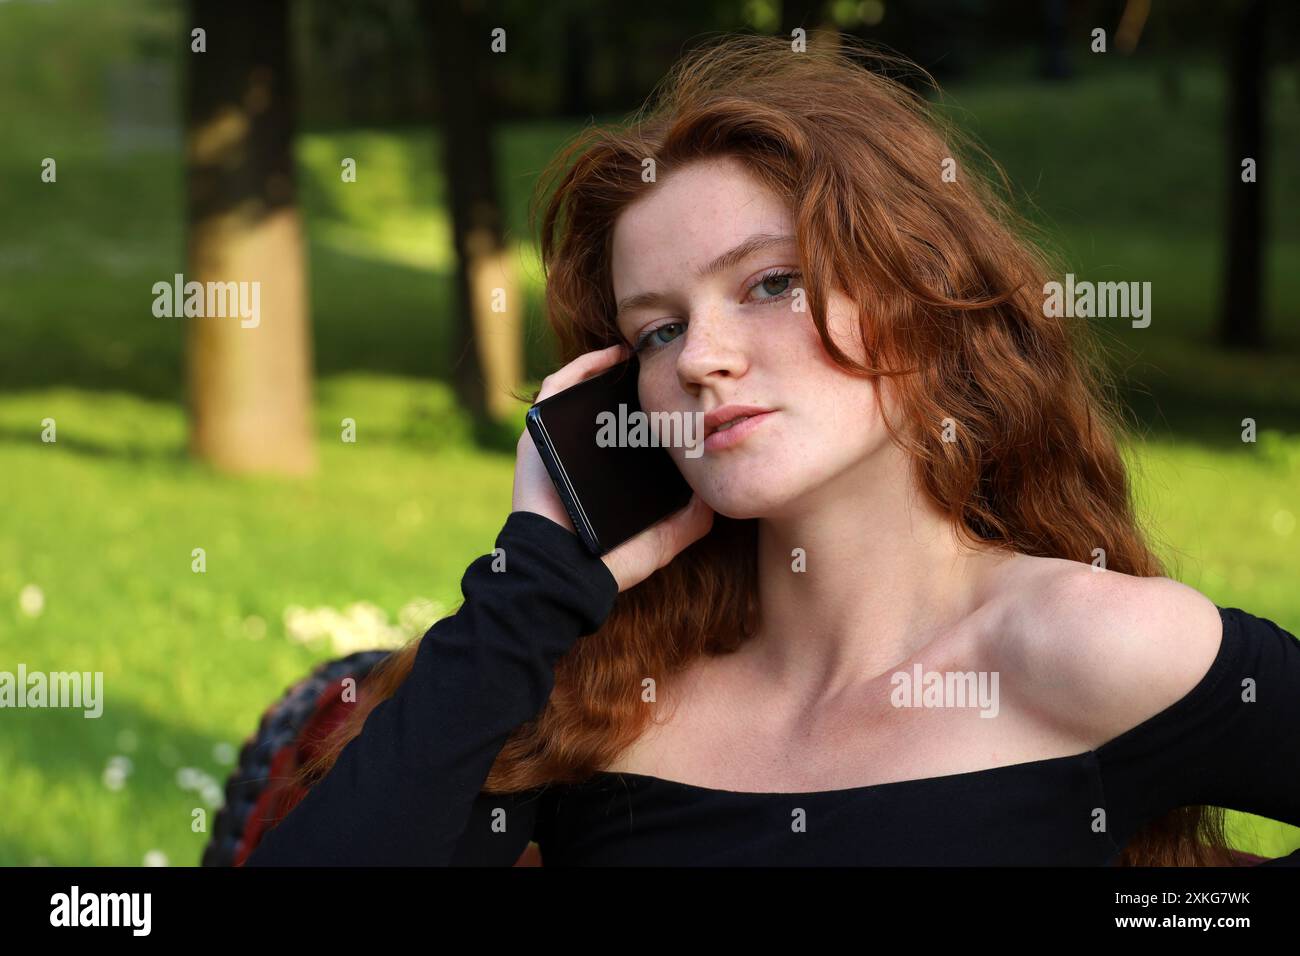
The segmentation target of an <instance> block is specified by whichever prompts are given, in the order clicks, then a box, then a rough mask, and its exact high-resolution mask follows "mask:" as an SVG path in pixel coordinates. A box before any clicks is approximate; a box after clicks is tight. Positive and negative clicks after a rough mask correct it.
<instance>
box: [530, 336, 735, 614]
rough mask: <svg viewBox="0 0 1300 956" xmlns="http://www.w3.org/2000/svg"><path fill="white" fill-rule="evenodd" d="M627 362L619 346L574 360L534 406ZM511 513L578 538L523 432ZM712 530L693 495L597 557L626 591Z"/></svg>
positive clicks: (627, 353)
mask: <svg viewBox="0 0 1300 956" xmlns="http://www.w3.org/2000/svg"><path fill="white" fill-rule="evenodd" d="M630 357H631V350H630V349H629V348H628V347H627V346H626V345H621V344H620V345H611V346H610V347H609V348H607V349H598V350H596V351H595V352H587V353H586V354H584V355H579V356H578V357H577V358H576V359H574V360H573V361H572V362H570V363H569V364H568V365H566V366H564V367H563V368H561V369H559V370H558V371H555V372H552V373H551V374H550V375H548V376H546V378H544V379H542V389H541V391H540V392H539V393H538V395H537V401H539V402H540V401H541V400H542V399H544V398H550V397H551V396H552V395H554V394H555V393H556V392H562V391H564V390H565V389H566V388H571V387H572V386H574V385H577V384H578V383H579V382H581V381H583V380H584V379H588V378H591V377H592V376H593V375H598V374H600V373H601V372H603V371H605V370H606V369H609V368H612V367H613V366H615V365H617V364H618V363H619V362H621V361H623V360H624V359H627V358H630ZM511 508H512V510H514V511H532V512H535V513H537V514H539V515H541V516H542V517H544V518H550V519H551V520H552V521H554V522H555V523H556V524H558V525H560V526H561V527H563V528H567V529H568V530H569V531H572V532H574V533H575V534H576V533H577V532H576V531H574V527H573V522H572V521H570V520H569V515H568V512H567V511H566V510H565V508H564V502H562V501H561V500H560V496H559V494H558V493H557V492H556V490H555V485H554V483H552V481H551V476H550V474H549V473H548V472H547V470H546V466H545V465H544V464H542V457H541V455H539V454H538V453H537V447H536V446H535V445H534V444H533V436H532V434H531V433H530V432H529V431H528V429H527V428H525V429H524V433H523V434H522V435H520V436H519V445H518V448H517V454H516V458H515V487H514V494H513V496H512V499H511ZM711 527H713V509H712V508H710V507H709V506H708V505H706V504H705V503H704V502H703V501H701V500H700V497H699V495H692V496H691V500H690V502H689V503H688V504H687V505H686V507H684V508H682V509H681V510H680V511H678V512H677V513H676V514H672V515H669V516H668V517H667V518H664V519H663V520H662V521H659V522H656V523H655V524H654V525H651V526H650V527H649V528H646V529H645V530H644V531H642V532H641V533H640V534H638V535H635V536H634V537H632V538H629V539H628V540H627V541H624V542H623V543H622V544H620V545H619V546H618V547H617V548H614V549H613V550H612V551H610V552H608V553H607V554H604V555H602V556H601V560H602V561H604V562H605V567H607V568H609V572H610V574H612V575H613V576H614V580H616V581H617V582H618V589H619V590H620V591H626V590H627V589H628V588H630V587H632V586H633V585H635V584H640V583H641V582H642V581H644V580H645V579H646V578H648V577H649V576H650V575H652V574H653V573H654V572H656V571H658V570H659V569H660V568H662V567H663V566H664V565H666V564H668V562H670V561H672V559H673V558H675V557H677V555H678V554H679V553H681V552H682V551H683V550H684V549H685V548H686V547H687V546H688V545H690V544H691V543H692V542H694V541H697V540H698V539H700V538H702V537H704V535H706V534H707V533H708V531H709V529H710V528H711Z"/></svg>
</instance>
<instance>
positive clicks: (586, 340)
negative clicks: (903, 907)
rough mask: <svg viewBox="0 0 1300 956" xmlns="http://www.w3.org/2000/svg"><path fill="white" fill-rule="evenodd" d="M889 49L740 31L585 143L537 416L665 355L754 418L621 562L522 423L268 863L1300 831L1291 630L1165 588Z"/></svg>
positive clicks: (1033, 850)
mask: <svg viewBox="0 0 1300 956" xmlns="http://www.w3.org/2000/svg"><path fill="white" fill-rule="evenodd" d="M859 53H860V51H858V50H856V49H853V48H849V49H845V50H830V51H817V50H809V51H807V52H794V51H792V50H791V48H790V46H789V44H788V43H785V42H784V41H781V40H779V39H765V38H754V37H746V38H731V39H728V40H727V41H725V42H722V43H720V44H716V45H714V46H712V47H709V48H707V49H705V50H702V51H698V52H696V53H694V54H692V55H690V56H689V57H688V58H687V59H686V60H684V61H683V62H682V63H681V64H679V66H678V67H677V68H676V69H675V70H674V72H673V74H672V75H671V76H670V81H669V82H668V83H667V85H666V86H665V88H664V89H663V90H662V95H661V96H660V98H659V99H658V100H657V101H656V102H655V103H654V104H653V109H650V110H648V111H643V112H642V113H641V114H638V115H637V116H636V117H634V118H633V121H632V122H631V123H630V124H628V125H627V127H626V128H620V129H614V130H604V129H597V130H590V131H588V132H587V133H586V134H585V135H584V136H583V137H582V138H581V139H579V140H578V141H577V142H576V143H575V144H574V145H573V146H572V147H571V149H570V150H568V151H567V152H566V153H565V154H564V155H562V156H560V157H559V158H558V159H557V161H556V164H555V165H554V167H553V176H552V177H551V179H550V181H549V182H550V184H551V185H552V186H553V187H554V188H553V189H551V190H550V196H549V203H548V205H547V207H546V209H545V215H544V222H543V234H542V250H543V259H544V262H545V265H546V270H547V304H548V312H549V318H550V321H551V323H552V325H553V327H554V329H555V331H556V334H557V336H558V338H559V342H560V345H561V347H562V351H563V354H564V356H565V358H566V360H567V364H566V365H565V366H564V367H563V368H561V369H560V370H559V371H557V372H556V373H554V374H553V375H551V376H549V377H548V378H547V379H546V380H545V382H544V383H543V386H542V388H541V390H540V393H539V395H538V397H539V398H545V397H548V396H549V395H551V394H554V393H555V392H557V391H560V390H562V389H564V388H567V387H569V386H571V385H574V384H575V383H577V382H579V381H581V380H582V379H584V378H586V377H588V376H590V375H593V374H596V373H598V372H600V371H602V370H603V369H605V368H607V367H609V366H611V365H612V364H614V363H615V362H617V361H620V360H622V359H625V358H627V357H628V356H629V355H630V354H631V350H635V352H636V353H637V355H638V357H639V367H640V380H639V388H640V397H641V402H642V405H643V407H644V408H645V409H646V410H647V411H654V410H664V411H680V412H686V413H697V412H702V413H706V414H707V415H708V416H709V418H708V423H709V425H710V426H711V428H713V427H715V426H721V425H723V424H725V423H727V422H731V421H736V424H734V425H730V426H729V427H727V428H726V429H718V430H712V431H710V437H709V439H708V441H707V442H706V446H705V451H704V454H703V455H700V456H688V455H687V454H686V453H685V449H681V448H674V449H671V450H670V453H671V454H672V455H673V456H674V459H675V460H676V462H677V465H678V467H679V468H680V469H681V471H682V473H683V475H684V476H685V477H686V479H687V481H688V482H689V483H690V485H691V486H692V488H693V489H694V491H695V497H694V498H693V500H692V502H691V504H690V505H689V506H688V507H687V508H685V509H684V510H683V511H681V512H679V513H678V514H676V515H674V516H672V517H670V518H669V519H666V520H665V521H663V522H661V523H660V524H658V525H656V526H654V527H652V528H650V529H648V530H647V531H645V532H643V533H642V534H641V535H639V536H638V537H636V538H634V539H632V540H631V541H629V542H627V543H626V544H624V545H622V546H620V547H619V548H617V549H615V550H614V551H612V552H610V553H609V554H607V555H605V556H604V557H603V558H595V557H592V556H591V555H589V554H588V553H587V552H586V551H585V550H584V549H583V548H582V546H581V544H580V543H579V541H578V539H577V537H576V535H575V534H574V532H573V527H572V525H571V524H570V521H569V519H568V517H567V515H566V514H565V510H564V508H563V506H562V505H561V503H560V501H559V499H558V497H557V496H556V493H555V490H554V488H553V486H552V484H551V482H550V479H549V478H548V476H547V473H546V471H545V469H544V468H543V466H542V464H541V461H540V460H539V458H538V455H537V452H536V450H535V448H534V447H533V444H532V441H531V438H530V437H529V435H528V433H527V432H526V431H525V432H524V434H523V435H522V436H521V438H520V441H519V446H518V461H517V466H516V472H515V487H514V499H513V503H512V504H513V510H512V512H511V513H510V515H509V516H508V517H507V518H506V520H505V524H504V527H503V528H502V531H501V533H500V535H499V536H498V538H497V541H496V544H497V547H498V548H499V549H501V550H500V552H499V553H494V554H485V555H483V556H482V557H480V558H479V559H477V560H476V561H475V562H474V563H473V564H471V565H470V567H469V569H468V570H467V571H466V574H465V577H464V580H463V582H462V588H463V591H464V595H465V600H464V603H463V604H462V606H461V607H460V609H459V610H458V612H457V613H456V614H455V615H453V616H451V617H448V618H446V619H444V620H442V621H439V622H438V623H437V624H435V625H434V626H433V627H432V628H431V629H430V630H429V632H428V633H427V634H425V635H424V637H423V638H422V639H420V640H418V641H416V642H413V643H412V644H411V645H410V646H408V647H407V648H405V649H404V650H403V651H401V652H399V653H397V654H395V655H394V656H393V657H392V658H391V659H389V660H388V661H386V662H385V666H383V667H382V668H381V671H380V672H379V673H378V674H377V675H375V676H373V677H372V678H371V679H370V680H369V681H368V683H367V685H366V690H367V693H368V696H367V697H365V698H364V699H363V703H362V704H361V705H360V706H359V707H358V711H357V712H356V714H355V715H354V716H353V718H352V719H351V721H350V722H349V724H348V725H347V726H346V727H344V728H343V729H342V731H341V732H340V733H339V734H338V735H337V738H336V739H335V740H333V741H332V742H331V746H330V747H328V748H327V752H326V754H325V755H324V757H323V758H322V760H321V761H319V763H318V764H316V765H315V766H313V767H310V768H308V773H307V774H306V775H304V778H303V779H304V780H305V781H308V782H311V783H312V784H313V785H312V787H311V789H310V791H309V792H308V793H307V796H306V797H305V799H303V800H302V801H301V802H300V803H299V804H298V805H297V807H296V808H294V809H293V810H292V812H290V813H289V814H288V815H287V816H286V817H285V818H284V819H283V820H282V821H281V822H280V823H279V824H278V826H276V827H274V828H272V829H270V830H269V831H268V832H267V833H266V835H265V836H264V837H263V839H262V842H261V844H260V845H259V846H258V848H257V849H256V851H255V852H254V853H253V854H252V856H251V858H250V859H249V861H248V862H249V863H252V864H255V865H256V864H285V863H295V864H347V863H354V864H369V863H415V864H418V863H428V864H448V863H451V864H456V863H465V864H498V865H509V864H512V863H514V862H516V860H518V859H519V858H520V854H521V853H523V852H524V851H525V850H526V849H527V848H528V845H529V843H530V842H533V843H536V844H537V846H538V848H539V850H540V855H541V859H542V862H543V863H544V864H546V865H556V864H583V863H586V864H624V863H627V864H636V863H654V864H733V863H742V864H757V865H762V864H791V863H799V864H940V865H942V864H978V863H991V864H1041V865H1053V864H1100V865H1104V864H1113V863H1117V862H1118V863H1129V864H1178V865H1187V864H1215V863H1225V862H1227V861H1228V857H1227V855H1226V853H1225V844H1224V839H1223V833H1222V810H1219V809H1214V807H1233V808H1236V809H1240V810H1244V811H1248V812H1253V813H1257V814H1262V815H1264V816H1269V817H1273V818H1276V819H1279V820H1284V821H1286V822H1288V823H1291V824H1296V825H1300V756H1298V755H1297V747H1296V743H1295V741H1296V739H1297V732H1298V731H1300V643H1297V641H1296V639H1295V638H1294V637H1293V636H1292V635H1291V634H1289V633H1287V632H1286V631H1284V630H1282V629H1281V628H1279V627H1278V626H1277V625H1276V624H1274V623H1272V622H1271V621H1268V620H1265V619H1262V618H1259V617H1255V616H1254V615H1251V614H1249V613H1247V612H1245V611H1242V610H1240V609H1236V608H1223V607H1219V606H1217V605H1216V604H1214V603H1213V602H1212V601H1211V600H1210V599H1209V598H1207V597H1205V596H1204V595H1202V594H1200V593H1199V592H1197V591H1196V590H1194V589H1192V588H1190V587H1187V586H1185V585H1183V584H1180V583H1178V582H1176V581H1174V580H1171V579H1169V578H1168V577H1164V576H1161V571H1162V569H1161V567H1160V565H1159V563H1158V562H1157V559H1156V558H1155V557H1154V556H1153V554H1152V552H1151V551H1150V550H1149V549H1148V546H1147V544H1146V543H1145V542H1144V540H1143V535H1142V534H1141V532H1140V530H1139V528H1138V525H1137V522H1136V520H1135V518H1134V514H1133V511H1132V509H1131V505H1130V500H1129V488H1128V482H1127V478H1126V475H1125V469H1124V465H1123V461H1122V458H1121V456H1120V453H1119V452H1118V450H1117V446H1116V439H1115V436H1116V435H1117V434H1118V433H1119V430H1120V427H1121V421H1122V419H1121V417H1120V415H1119V414H1118V412H1117V411H1116V410H1115V408H1114V407H1113V406H1112V405H1111V404H1110V403H1109V402H1107V401H1106V400H1105V398H1104V395H1105V393H1104V390H1103V384H1102V383H1103V378H1102V377H1101V374H1100V372H1099V368H1100V363H1099V362H1098V361H1097V359H1096V357H1095V354H1094V351H1093V349H1092V348H1091V347H1090V346H1089V340H1088V338H1087V336H1086V332H1087V330H1086V328H1084V327H1083V323H1082V322H1079V321H1076V320H1072V319H1064V318H1060V317H1055V316H1049V315H1048V314H1045V309H1044V305H1043V302H1044V296H1043V288H1044V283H1045V282H1046V281H1048V280H1050V279H1051V277H1052V274H1053V273H1052V271H1051V270H1050V269H1049V267H1048V265H1047V263H1046V262H1045V260H1044V259H1043V258H1042V257H1040V255H1039V254H1038V253H1037V252H1036V251H1035V249H1034V248H1033V246H1031V245H1030V244H1029V243H1027V242H1026V241H1024V240H1023V239H1021V238H1019V236H1018V234H1017V233H1018V230H1019V227H1018V226H1017V222H1016V220H1015V219H1013V217H1012V216H1011V214H1010V213H1009V212H1008V209H1007V207H1006V206H1005V205H1004V204H1003V203H1002V202H1001V201H1000V200H999V199H998V198H997V197H996V196H995V194H994V192H993V191H992V190H991V189H989V188H988V187H986V186H985V185H984V184H983V182H982V181H981V180H980V179H979V177H978V176H977V175H976V171H975V169H974V168H973V167H972V166H971V165H970V164H969V163H967V162H965V161H964V160H963V155H964V154H962V153H959V152H957V151H956V149H955V145H954V143H955V140H954V137H953V135H952V134H951V133H948V132H945V130H944V128H943V126H942V125H941V124H940V123H938V122H937V121H936V120H935V119H934V118H933V116H931V114H930V113H929V111H928V110H927V109H926V107H925V104H924V101H923V100H922V99H921V98H919V97H917V96H915V95H914V94H912V93H911V92H909V91H908V90H907V89H906V88H905V87H904V86H902V85H900V84H899V83H897V82H894V81H892V80H890V79H887V78H885V77H884V76H883V75H881V74H880V73H878V72H876V71H873V70H872V69H868V68H866V65H864V62H863V60H862V59H861V58H860V57H859V55H858V54H859ZM881 62H882V63H883V61H881ZM867 65H871V64H870V63H868V64H867ZM501 559H504V568H502V567H500V565H501V563H502V560H501ZM934 675H937V680H938V681H939V682H941V683H940V684H936V681H935V680H934V679H932V678H933V677H934ZM954 677H956V678H966V677H969V678H970V682H969V683H968V684H965V685H964V686H966V687H968V688H970V689H972V690H973V689H974V688H976V687H978V688H979V693H976V694H974V696H973V697H972V698H971V699H969V700H966V701H959V700H956V699H954V698H953V696H952V693H951V691H952V690H953V689H954V688H956V687H958V685H959V684H960V683H961V682H960V681H958V680H954V679H953V678H954ZM937 686H938V687H947V688H948V690H949V693H938V692H937V691H936V690H935V688H936V687H937ZM363 724H364V726H363ZM1208 805H1213V806H1208ZM1292 860H1293V861H1294V862H1300V854H1297V855H1296V856H1294V857H1293V858H1292Z"/></svg>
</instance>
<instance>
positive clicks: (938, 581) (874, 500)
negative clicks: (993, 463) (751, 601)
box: [747, 452, 1006, 702]
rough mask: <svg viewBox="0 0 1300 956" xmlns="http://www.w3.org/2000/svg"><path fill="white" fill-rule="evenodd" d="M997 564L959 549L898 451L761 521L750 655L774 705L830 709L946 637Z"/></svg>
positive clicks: (993, 555) (996, 559) (975, 602)
mask: <svg viewBox="0 0 1300 956" xmlns="http://www.w3.org/2000/svg"><path fill="white" fill-rule="evenodd" d="M866 469H870V472H871V473H870V474H864V473H863V471H865V470H866ZM1005 558H1006V555H1004V554H999V553H997V552H995V551H992V550H981V551H975V550H971V549H969V548H967V547H964V546H963V545H962V544H961V543H960V542H959V541H958V539H957V537H956V532H955V531H954V530H953V528H952V526H951V524H950V523H949V522H948V521H947V519H946V518H945V516H944V515H942V514H941V513H940V512H939V510H938V509H937V508H936V507H935V506H934V505H933V503H932V502H930V501H929V499H928V498H927V497H925V496H924V495H922V494H921V493H920V492H919V491H917V490H915V486H914V484H913V482H912V480H911V477H910V475H909V474H908V466H907V462H906V458H905V457H904V455H903V454H902V453H901V452H898V453H897V454H894V453H891V454H889V455H886V456H873V457H872V458H871V459H868V460H867V461H865V462H863V467H862V468H861V469H858V470H855V472H853V473H845V474H842V475H839V476H837V477H836V478H835V479H833V480H832V481H830V482H827V483H825V484H823V485H822V486H820V487H819V488H817V489H816V490H815V491H814V492H812V493H810V494H808V495H804V496H801V498H800V499H799V501H798V502H797V503H796V504H795V505H794V506H792V507H791V508H789V509H785V510H783V512H782V513H781V514H779V515H774V516H767V517H764V518H763V519H761V520H760V521H759V524H758V586H759V607H760V617H759V620H760V622H761V623H760V625H759V628H758V632H757V633H756V634H755V635H754V637H753V638H752V639H751V641H749V642H747V645H748V647H747V650H748V651H749V652H750V654H751V655H752V657H751V659H752V660H753V661H755V662H756V663H757V665H758V666H759V667H761V668H762V671H763V673H764V674H765V675H766V676H768V677H770V678H771V680H772V682H773V684H774V685H775V686H776V687H778V688H781V690H780V693H781V694H782V696H783V697H784V696H785V694H786V692H787V691H788V693H789V695H790V696H789V698H788V699H789V700H790V701H804V702H815V701H817V700H821V699H827V698H830V697H832V696H834V695H835V694H836V693H838V692H839V691H840V690H843V689H845V688H849V687H853V686H856V685H859V684H861V683H862V682H863V681H866V680H870V679H872V678H874V677H876V676H878V675H880V674H882V673H884V672H886V671H892V670H893V669H894V668H895V667H896V666H897V665H899V664H901V663H903V662H905V661H907V660H908V659H910V658H911V657H912V656H913V655H914V654H916V653H917V652H918V651H919V650H920V649H921V648H923V647H924V646H926V645H927V644H929V643H930V642H931V641H932V640H934V639H936V638H938V637H940V636H942V635H943V634H944V633H947V632H949V631H950V630H951V628H952V627H954V626H955V625H957V624H958V623H960V622H961V621H962V620H964V619H965V618H966V617H967V616H968V615H969V614H970V613H971V612H972V611H973V610H975V609H976V608H977V607H979V606H980V605H981V604H982V603H983V602H984V601H985V600H987V598H988V597H989V582H990V579H991V577H990V574H989V572H990V571H991V570H993V568H994V567H995V566H997V565H1000V564H1001V563H1002V561H1003V560H1005Z"/></svg>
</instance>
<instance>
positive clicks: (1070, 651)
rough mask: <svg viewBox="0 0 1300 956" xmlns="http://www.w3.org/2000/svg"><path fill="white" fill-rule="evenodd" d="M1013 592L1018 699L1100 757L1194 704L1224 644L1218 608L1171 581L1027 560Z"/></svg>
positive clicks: (1011, 657)
mask: <svg viewBox="0 0 1300 956" xmlns="http://www.w3.org/2000/svg"><path fill="white" fill-rule="evenodd" d="M1007 592H1008V599H1007V606H1008V612H1007V615H1006V618H1005V620H1006V622H1007V627H1006V633H1005V634H1004V637H1003V640H1002V641H1001V652H1000V653H999V657H1000V658H1001V659H1003V660H1004V661H1005V662H1006V664H1007V667H1008V670H1010V674H1009V675H1008V676H1009V677H1010V678H1011V679H1012V680H1014V681H1015V683H1016V685H1017V690H1018V691H1019V694H1018V696H1019V697H1020V699H1022V700H1024V701H1026V702H1027V703H1028V704H1029V706H1031V707H1033V708H1034V709H1035V710H1037V711H1039V712H1040V713H1041V715H1042V716H1043V717H1044V718H1046V719H1048V720H1049V721H1051V722H1052V723H1054V724H1056V725H1058V726H1063V727H1067V728H1069V729H1070V730H1071V731H1072V732H1074V733H1077V734H1078V736H1079V738H1080V739H1081V740H1082V741H1085V742H1086V743H1087V745H1088V746H1089V747H1090V748H1093V749H1095V748H1096V747H1100V746H1101V745H1102V744H1104V743H1106V742H1107V741H1110V740H1113V739H1114V738H1116V737H1118V736H1119V735H1120V734H1122V733H1124V732H1125V731H1127V730H1129V729H1131V728H1133V727H1136V726H1137V725H1138V724H1140V723H1142V722H1143V721H1145V720H1147V719H1149V718H1151V717H1154V716H1155V715H1156V714H1158V713H1160V712H1161V711H1162V710H1164V709H1165V708H1167V707H1169V706H1170V705H1171V704H1173V703H1175V702H1177V701H1178V700H1180V699H1182V698H1183V697H1184V696H1186V695H1187V693H1188V692H1189V691H1190V690H1192V688H1194V687H1195V686H1196V685H1197V684H1198V683H1199V682H1200V680H1201V678H1202V677H1204V676H1205V674H1206V672H1207V671H1209V669H1210V665H1211V664H1212V663H1213V662H1214V658H1215V656H1216V655H1217V654H1218V651H1219V643H1220V641H1221V640H1222V620H1221V618H1220V616H1219V610H1218V608H1217V607H1216V606H1215V605H1214V602H1213V601H1211V600H1210V599H1209V598H1207V597H1206V596H1205V595H1204V594H1202V593H1201V592H1200V591H1197V590H1196V589H1195V588H1193V587H1189V586H1188V585H1186V584H1183V583H1181V582H1179V581H1175V580H1173V579H1172V578H1166V577H1135V576H1133V575H1128V574H1121V573H1119V572H1117V571H1109V570H1107V571H1102V570H1096V569H1094V568H1093V567H1092V566H1091V565H1088V564H1082V563H1079V562H1076V561H1064V560H1059V559H1054V558H1026V557H1025V556H1021V559H1020V562H1019V567H1018V568H1017V570H1016V572H1015V574H1014V575H1013V576H1011V577H1010V579H1009V581H1008V585H1007ZM1008 689H1010V688H1008Z"/></svg>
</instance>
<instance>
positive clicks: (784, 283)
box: [749, 269, 799, 302]
mask: <svg viewBox="0 0 1300 956" xmlns="http://www.w3.org/2000/svg"><path fill="white" fill-rule="evenodd" d="M797 278H799V273H798V272H794V271H791V270H785V271H782V270H780V269H776V270H774V271H772V272H769V273H767V275H765V276H763V277H762V278H761V279H759V280H758V281H757V282H755V283H754V284H753V285H752V286H750V287H749V291H750V292H753V291H754V290H755V289H760V290H762V291H763V292H766V293H768V294H767V295H762V296H759V297H758V301H759V302H771V301H774V300H776V299H782V298H784V297H785V296H786V295H788V294H789V293H790V291H791V290H790V286H791V284H792V283H793V281H794V280H795V279H797Z"/></svg>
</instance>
